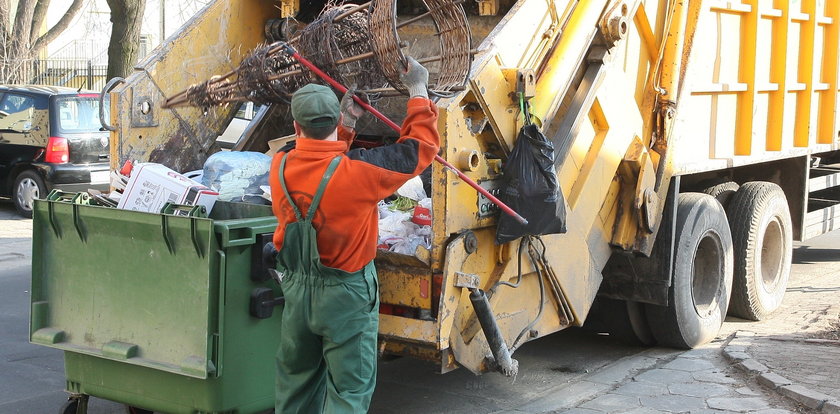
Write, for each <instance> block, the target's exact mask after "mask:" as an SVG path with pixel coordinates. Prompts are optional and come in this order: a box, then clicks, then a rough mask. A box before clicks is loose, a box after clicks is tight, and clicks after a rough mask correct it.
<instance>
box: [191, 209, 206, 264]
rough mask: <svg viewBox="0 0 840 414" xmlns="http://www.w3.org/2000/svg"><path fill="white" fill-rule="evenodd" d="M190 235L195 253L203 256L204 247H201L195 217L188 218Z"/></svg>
mask: <svg viewBox="0 0 840 414" xmlns="http://www.w3.org/2000/svg"><path fill="white" fill-rule="evenodd" d="M190 235H191V236H192V237H191V238H192V242H193V246H194V247H195V252H196V254H198V257H200V258H204V249H203V248H202V247H201V239H200V237H199V235H198V226H196V222H195V218H190Z"/></svg>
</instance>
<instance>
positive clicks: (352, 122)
mask: <svg viewBox="0 0 840 414" xmlns="http://www.w3.org/2000/svg"><path fill="white" fill-rule="evenodd" d="M355 94H356V88H355V87H354V88H350V89H348V90H347V92H345V93H344V96H343V97H341V103H340V104H339V107H340V108H341V125H343V126H344V127H345V128H349V129H356V121H358V120H359V118H361V117H362V115H364V114H365V108H362V106H361V105H359V104H357V103H356V101H355V100H353V95H355ZM360 98H362V100H363V101H365V102H367V97H366V96H361V97H360Z"/></svg>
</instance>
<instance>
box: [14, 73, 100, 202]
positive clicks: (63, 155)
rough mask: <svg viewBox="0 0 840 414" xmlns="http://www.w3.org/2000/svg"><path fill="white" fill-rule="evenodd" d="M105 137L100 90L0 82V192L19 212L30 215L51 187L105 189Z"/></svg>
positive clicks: (79, 189) (69, 189)
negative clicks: (35, 203)
mask: <svg viewBox="0 0 840 414" xmlns="http://www.w3.org/2000/svg"><path fill="white" fill-rule="evenodd" d="M105 109H106V110H107V106H106V108H105ZM108 141H109V133H108V132H107V131H106V130H105V129H104V128H102V124H101V123H100V122H99V94H98V93H96V92H92V91H83V90H76V89H70V88H63V87H54V86H37V85H27V86H23V85H20V86H17V85H14V86H13V85H7V86H3V85H0V197H11V199H12V200H13V201H14V203H15V207H16V208H17V210H18V212H20V214H22V215H24V216H26V217H31V216H32V207H33V203H34V200H35V199H37V198H39V197H45V196H46V195H47V193H48V192H49V191H50V190H52V189H54V188H57V189H60V190H63V191H85V190H87V189H89V188H94V189H97V190H100V191H107V190H108V186H109V183H108V182H109V159H108V158H109V149H108V146H109V145H108Z"/></svg>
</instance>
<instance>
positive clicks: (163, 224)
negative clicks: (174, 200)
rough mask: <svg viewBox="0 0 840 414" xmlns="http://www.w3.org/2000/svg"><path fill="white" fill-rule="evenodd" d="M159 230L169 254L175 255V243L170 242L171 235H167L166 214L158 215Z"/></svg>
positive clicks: (167, 219) (167, 218)
mask: <svg viewBox="0 0 840 414" xmlns="http://www.w3.org/2000/svg"><path fill="white" fill-rule="evenodd" d="M160 230H161V232H163V241H164V243H166V248H167V249H169V253H172V254H175V243H174V242H173V241H172V235H171V234H169V216H167V215H166V214H161V215H160Z"/></svg>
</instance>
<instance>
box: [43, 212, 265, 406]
mask: <svg viewBox="0 0 840 414" xmlns="http://www.w3.org/2000/svg"><path fill="white" fill-rule="evenodd" d="M177 214H183V211H180V212H178V211H176V214H174V215H172V214H152V213H142V212H135V211H127V210H118V209H115V208H107V207H99V206H94V205H83V204H80V203H77V202H72V201H71V202H67V201H61V200H59V201H38V202H37V203H36V205H35V209H34V214H33V216H34V217H33V218H34V221H33V239H32V243H33V247H32V304H31V305H32V308H31V319H30V341H31V342H32V343H34V344H39V345H44V346H48V347H52V348H57V349H61V350H63V351H64V362H65V375H66V379H67V391H68V392H70V393H71V394H72V395H74V398H78V399H79V400H81V402H79V400H75V401H76V402H75V403H74V404H77V405H80V407H79V410H78V412H80V413H81V412H84V411H85V407H84V406H85V405H86V396H96V397H99V398H104V399H108V400H112V401H116V402H119V403H123V404H125V405H127V406H132V407H139V408H142V409H145V410H150V411H154V412H163V413H255V412H261V411H265V410H270V409H271V408H272V407H273V405H274V400H273V395H274V377H273V375H274V368H273V366H274V363H273V358H274V354H275V352H276V349H277V345H278V343H279V313H280V312H274V313H273V315H272V316H270V317H268V316H267V315H265V314H263V315H261V318H259V317H255V316H252V314H253V313H254V311H253V310H251V305H252V304H251V302H252V299H251V297H252V295H254V294H255V293H258V292H261V295H259V296H260V297H261V298H263V299H264V298H265V297H266V294H268V297H269V299H271V298H272V296H279V290H277V288H276V283H275V282H274V281H273V280H271V279H270V277H269V276H268V274H267V272H266V271H265V264H264V262H263V261H262V248H263V246H264V245H265V243H267V242H269V241H270V239H271V234H272V233H273V232H274V229H275V226H276V225H277V221H276V219H275V218H274V216H273V215H272V213H271V209H270V208H269V207H268V206H258V205H249V204H240V203H225V202H218V203H217V204H216V205H215V207H214V208H213V211H212V214H211V215H210V217H209V218H202V217H191V216H182V215H177ZM270 289H273V290H274V292H272V291H270ZM71 402H72V400H71ZM67 412H70V411H67ZM73 412H75V411H73Z"/></svg>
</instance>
